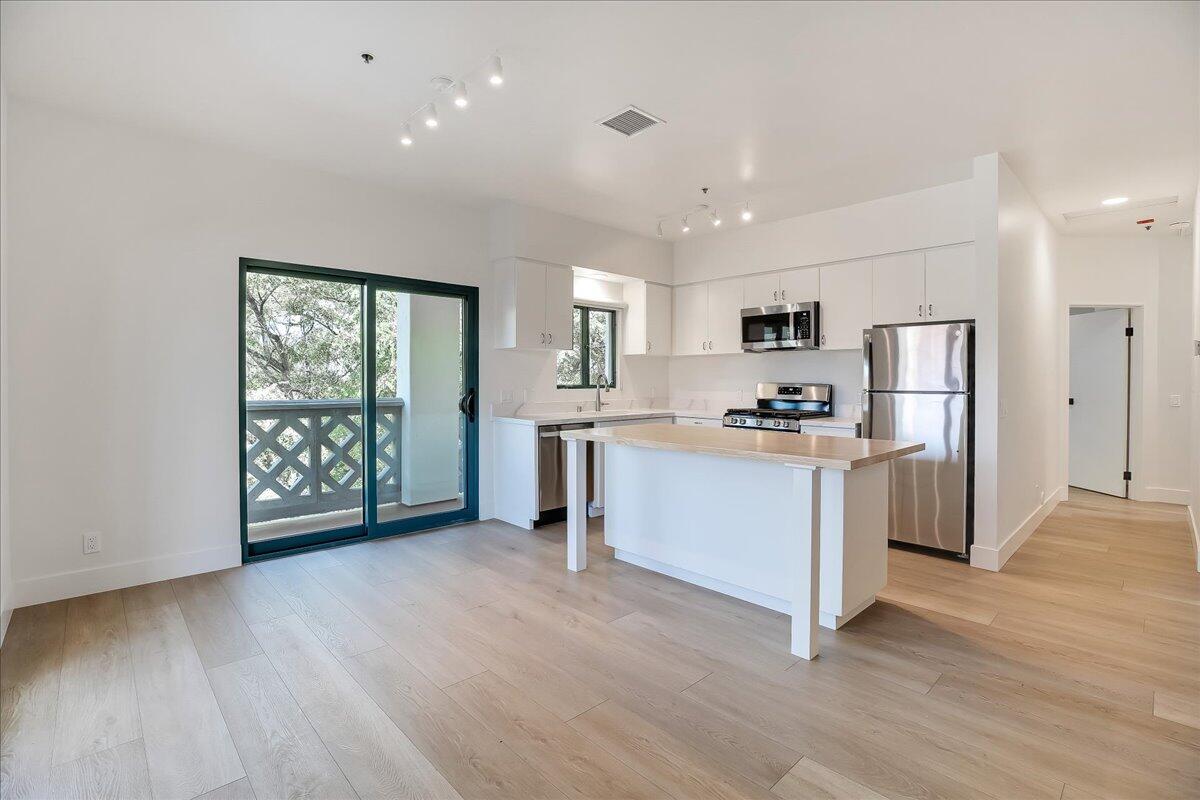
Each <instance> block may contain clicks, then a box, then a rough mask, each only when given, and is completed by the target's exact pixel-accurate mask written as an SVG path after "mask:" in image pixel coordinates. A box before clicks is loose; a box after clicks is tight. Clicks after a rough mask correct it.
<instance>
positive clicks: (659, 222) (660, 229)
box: [658, 219, 663, 239]
mask: <svg viewBox="0 0 1200 800" xmlns="http://www.w3.org/2000/svg"><path fill="white" fill-rule="evenodd" d="M658 238H660V239H661V238H663V231H662V220H661V219H660V220H659V221H658Z"/></svg>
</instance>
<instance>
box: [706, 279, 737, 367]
mask: <svg viewBox="0 0 1200 800" xmlns="http://www.w3.org/2000/svg"><path fill="white" fill-rule="evenodd" d="M743 283H744V281H743V280H742V279H741V278H732V279H730V280H724V281H712V282H711V283H709V284H708V352H710V353H740V352H742V307H743V304H744V302H745V298H744V293H743V291H742V284H743Z"/></svg>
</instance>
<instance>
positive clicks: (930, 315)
mask: <svg viewBox="0 0 1200 800" xmlns="http://www.w3.org/2000/svg"><path fill="white" fill-rule="evenodd" d="M929 318H930V319H933V303H930V304H929Z"/></svg>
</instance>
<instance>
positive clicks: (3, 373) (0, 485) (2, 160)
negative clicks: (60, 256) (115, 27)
mask: <svg viewBox="0 0 1200 800" xmlns="http://www.w3.org/2000/svg"><path fill="white" fill-rule="evenodd" d="M8 273H9V261H8V92H7V91H6V90H5V88H4V84H3V83H0V644H2V643H3V642H4V634H5V633H6V632H7V631H8V622H9V620H10V619H12V610H13V601H14V593H13V589H12V586H13V569H12V546H11V543H10V540H11V538H12V537H11V535H10V528H11V517H10V515H9V493H8V466H9V458H8V452H9V437H8V405H9V401H8V377H9V367H8Z"/></svg>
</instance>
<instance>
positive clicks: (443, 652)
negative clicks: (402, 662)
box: [312, 565, 485, 686]
mask: <svg viewBox="0 0 1200 800" xmlns="http://www.w3.org/2000/svg"><path fill="white" fill-rule="evenodd" d="M312 574H313V575H314V576H315V577H316V578H317V580H318V581H320V583H321V585H322V586H324V587H325V588H326V589H328V590H329V591H330V592H331V593H332V594H333V595H334V596H335V597H337V598H338V600H340V601H341V602H342V603H343V604H344V605H345V606H346V607H347V608H349V609H350V610H351V611H352V612H354V614H355V615H357V616H358V618H359V619H361V620H363V621H364V622H365V623H366V624H367V625H368V626H369V627H370V628H371V630H373V631H374V632H375V633H376V634H377V635H378V636H379V638H380V639H381V640H382V641H384V642H387V643H388V644H389V645H391V647H392V649H394V650H395V651H396V652H398V653H400V654H401V655H402V656H404V657H405V658H406V659H408V660H409V661H410V662H412V663H413V664H414V665H416V667H417V668H418V669H420V670H421V671H422V672H424V673H425V674H426V675H427V676H428V677H429V678H430V679H431V680H432V681H433V682H434V683H436V684H437V685H438V686H449V685H450V684H452V683H458V682H459V681H461V680H463V679H464V678H469V677H471V676H472V675H478V674H479V673H481V672H483V671H484V669H485V667H484V666H483V665H482V664H480V663H479V662H478V661H476V660H475V659H474V658H472V657H471V656H470V655H468V654H466V653H464V652H463V651H462V650H460V649H459V648H458V647H456V646H455V645H454V644H453V643H451V642H450V641H448V640H447V639H446V638H445V637H444V636H442V635H441V634H439V633H438V632H437V631H436V630H434V628H433V626H430V625H426V624H423V623H422V622H421V620H420V618H419V617H418V616H417V615H415V614H413V613H411V612H410V610H409V609H408V608H407V607H403V606H400V605H397V604H396V603H394V602H392V600H391V599H390V598H389V597H388V596H387V594H385V593H384V592H381V591H379V590H378V589H377V588H375V587H374V586H371V585H370V584H369V583H367V582H365V581H363V580H360V579H359V578H358V577H356V576H355V575H354V573H352V572H351V571H350V570H349V569H348V568H346V567H344V566H340V565H339V566H336V567H330V568H328V569H320V570H314V571H313V573H312Z"/></svg>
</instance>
